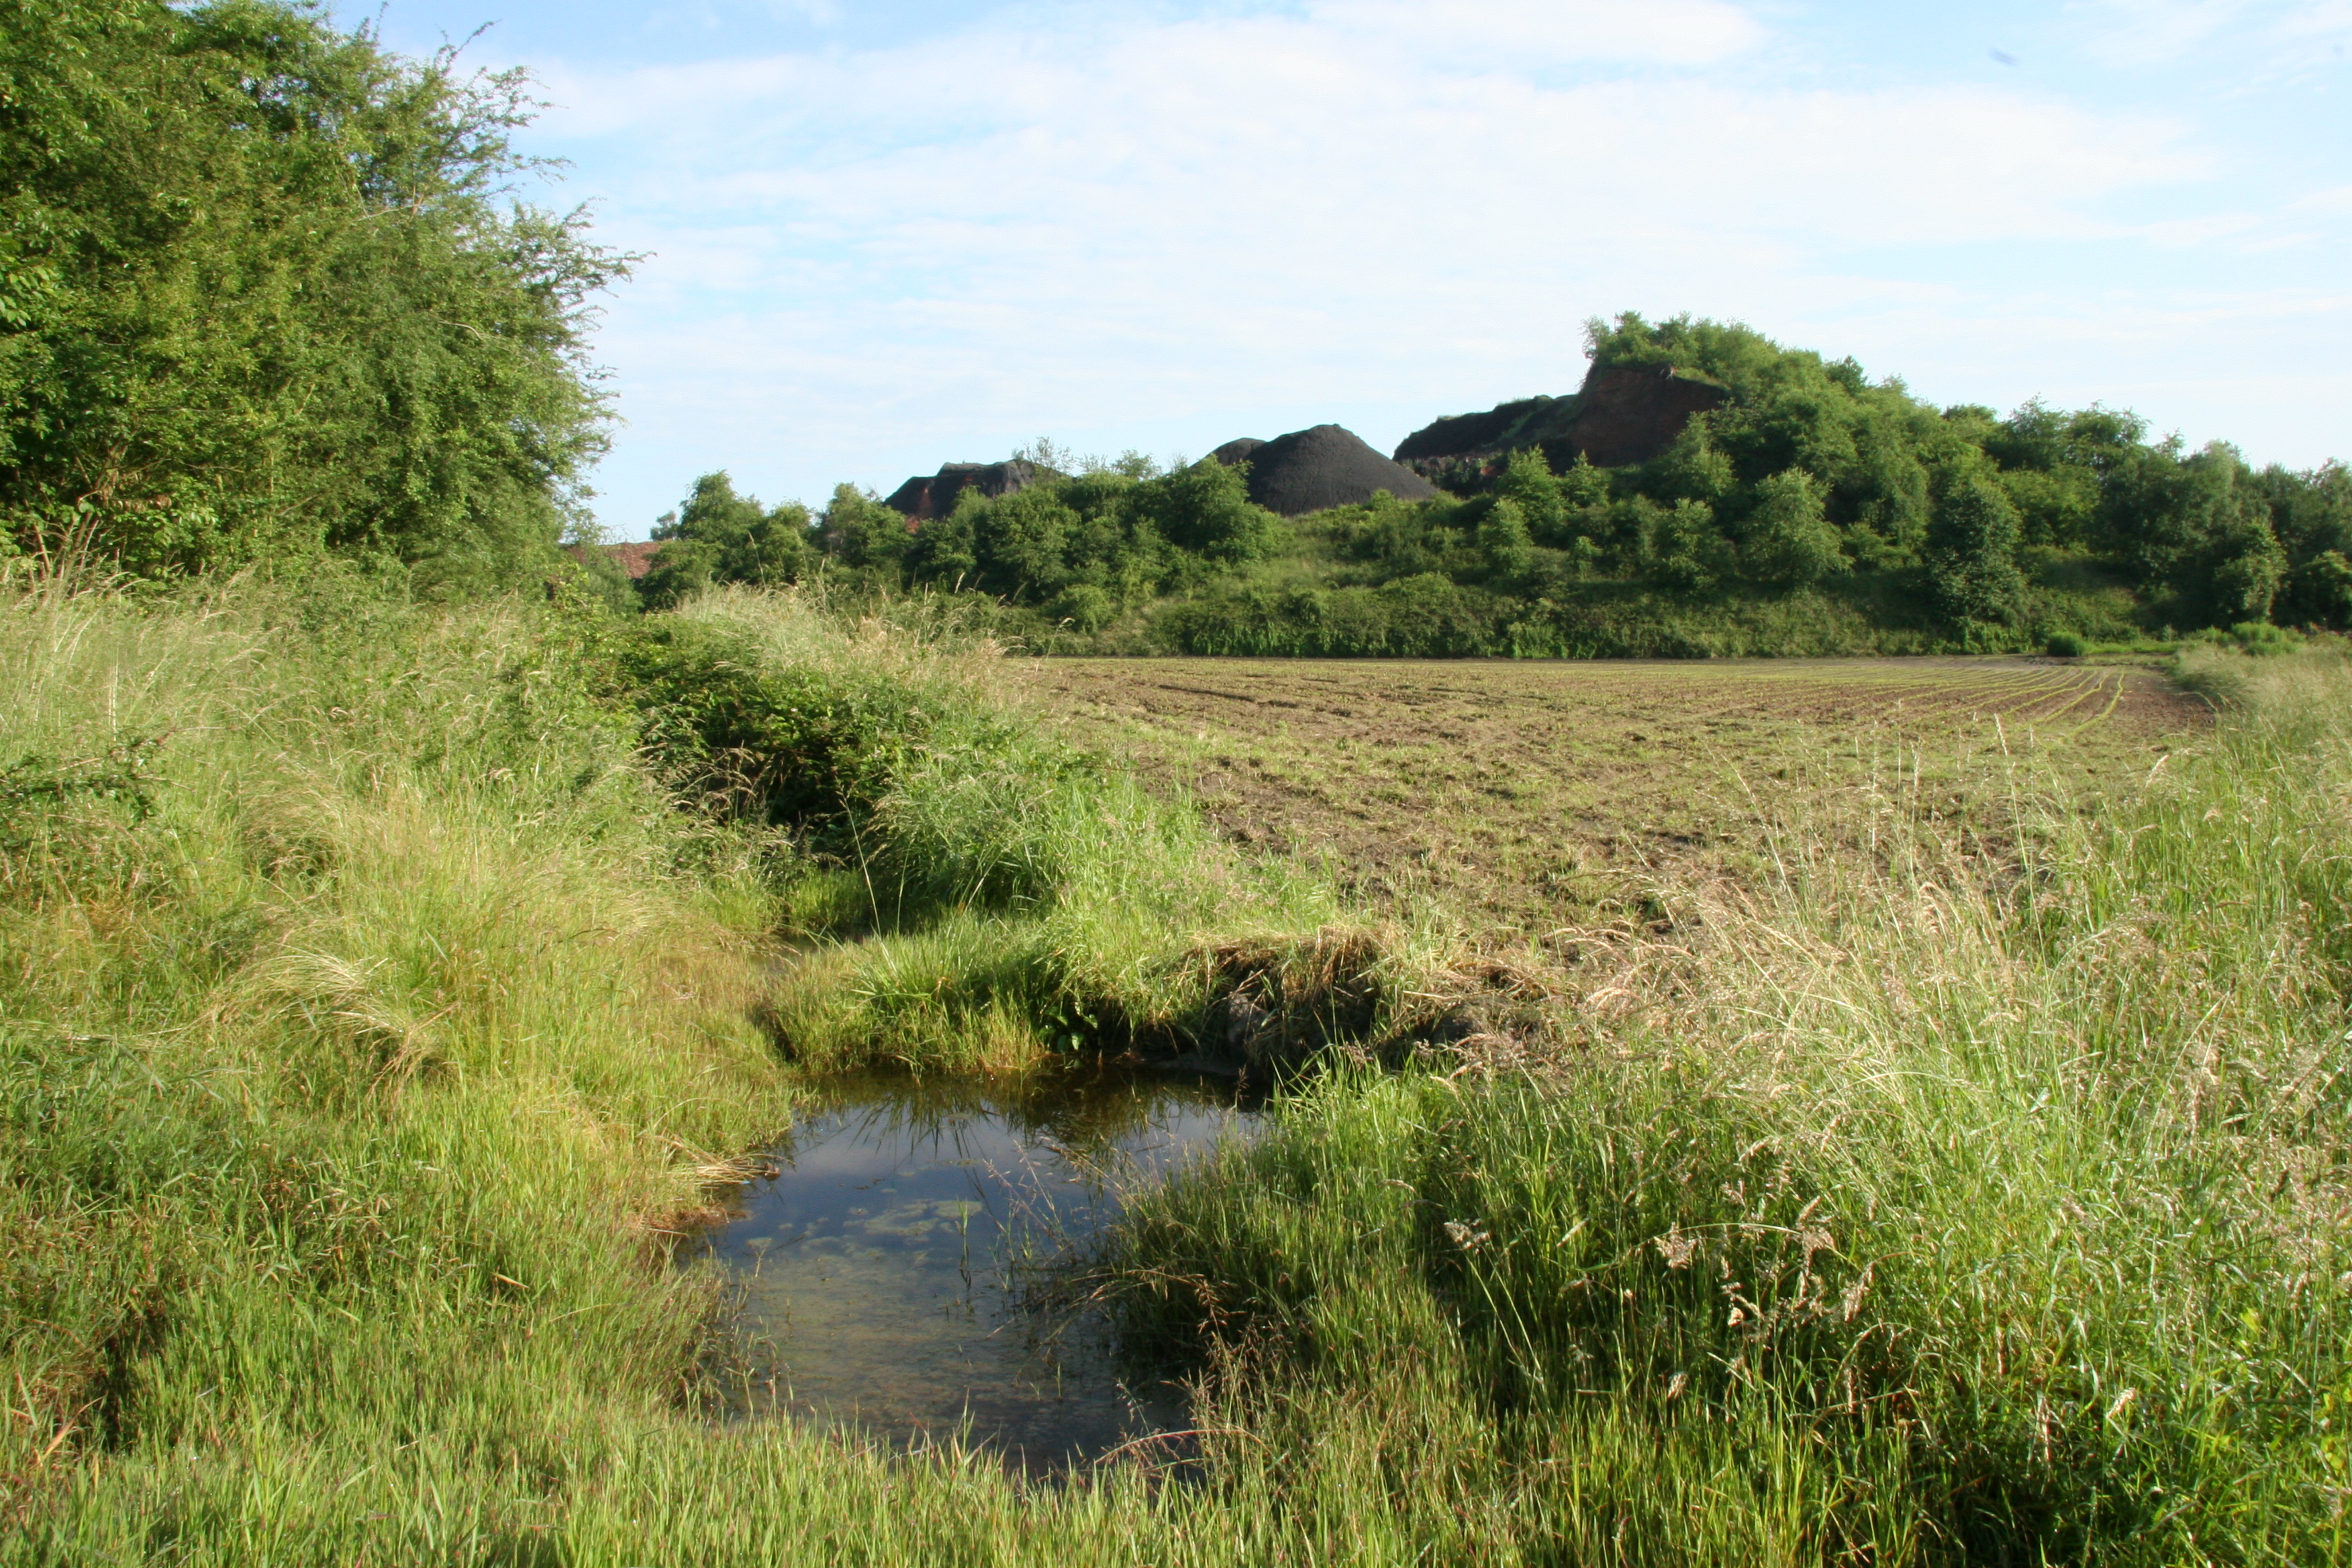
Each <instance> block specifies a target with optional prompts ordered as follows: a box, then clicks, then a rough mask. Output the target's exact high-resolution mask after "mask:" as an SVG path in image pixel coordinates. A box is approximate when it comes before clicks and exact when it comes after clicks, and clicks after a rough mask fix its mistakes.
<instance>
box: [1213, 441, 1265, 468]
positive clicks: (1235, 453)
mask: <svg viewBox="0 0 2352 1568" xmlns="http://www.w3.org/2000/svg"><path fill="white" fill-rule="evenodd" d="M1263 446H1265V442H1263V441H1261V440H1259V439H1258V438H1257V437H1255V436H1244V437H1242V438H1241V439H1240V440H1238V441H1228V442H1226V443H1225V444H1224V445H1223V446H1222V447H1218V448H1217V449H1216V450H1215V451H1213V452H1212V453H1210V454H1209V456H1211V457H1212V458H1216V459H1217V461H1219V462H1220V463H1223V465H1224V466H1225V467H1227V468H1232V467H1233V466H1234V464H1235V463H1246V462H1248V461H1249V458H1250V454H1251V453H1253V452H1255V451H1256V450H1257V449H1258V448H1259V447H1263Z"/></svg>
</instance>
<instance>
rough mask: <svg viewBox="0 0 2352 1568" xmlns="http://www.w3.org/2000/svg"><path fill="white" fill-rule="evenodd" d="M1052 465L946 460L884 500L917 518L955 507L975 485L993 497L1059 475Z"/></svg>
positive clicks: (951, 509)
mask: <svg viewBox="0 0 2352 1568" xmlns="http://www.w3.org/2000/svg"><path fill="white" fill-rule="evenodd" d="M1058 477H1059V476H1057V475H1056V474H1055V472H1054V471H1053V470H1052V469H1051V468H1040V467H1038V466H1037V465H1036V464H1034V463H1026V462H1022V461H1020V460H1018V459H1015V460H1013V461H1012V462H1007V463H946V464H942V465H941V466H940V471H939V472H938V473H936V474H918V475H916V476H915V477H914V478H913V479H908V481H907V482H906V483H905V484H903V485H900V486H899V487H898V489H895V490H892V491H891V492H890V499H889V500H887V501H885V502H883V503H882V504H883V505H885V506H887V507H888V508H889V509H890V510H893V511H900V512H904V513H906V514H907V515H908V517H911V518H914V519H915V520H916V521H927V520H929V519H930V518H934V517H945V516H947V514H948V513H950V512H951V511H953V510H955V504H956V497H958V496H960V495H961V494H962V493H963V492H964V491H965V490H967V489H976V490H978V491H979V492H980V493H981V494H982V495H984V496H988V497H990V498H991V499H993V498H995V497H997V496H1007V495H1011V494H1012V493H1013V491H1014V490H1025V489H1028V488H1029V487H1030V486H1031V485H1034V484H1036V483H1039V482H1040V481H1042V480H1045V479H1055V478H1058Z"/></svg>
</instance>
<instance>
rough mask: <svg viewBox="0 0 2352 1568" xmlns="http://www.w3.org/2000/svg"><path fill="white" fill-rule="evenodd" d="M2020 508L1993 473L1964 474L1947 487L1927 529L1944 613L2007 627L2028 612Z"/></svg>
mask: <svg viewBox="0 0 2352 1568" xmlns="http://www.w3.org/2000/svg"><path fill="white" fill-rule="evenodd" d="M2021 533H2022V530H2021V527H2020V525H2019V522H2018V517H2017V508H2015V507H2014V506H2012V505H2011V504H2010V500H2009V496H2008V493H2007V492H2006V491H2004V490H2003V489H2001V488H2000V484H1999V483H1998V482H1997V481H1996V480H1995V479H1993V478H1992V477H1991V475H1990V474H1989V473H1986V472H1982V471H1978V470H1975V469H1965V470H1963V471H1962V472H1960V473H1959V474H1958V475H1956V476H1954V477H1953V478H1952V479H1949V480H1948V482H1947V485H1946V488H1945V490H1944V493H1943V494H1942V495H1940V496H1939V497H1938V498H1937V501H1936V509H1935V512H1934V514H1933V517H1932V519H1931V520H1930V521H1929V523H1928V529H1927V570H1928V574H1929V577H1930V580H1931V581H1932V582H1933V583H1934V584H1935V590H1936V597H1937V602H1938V604H1939V605H1941V607H1942V609H1943V611H1944V613H1945V614H1946V615H1948V616H1951V617H1952V618H1953V619H1955V620H1959V621H1982V622H1987V623H1990V624H1995V625H2006V624H2008V623H2010V622H2012V621H2014V620H2015V619H2016V618H2017V616H2018V615H2019V613H2020V612H2021V610H2022V609H2023V608H2024V600H2025V576H2024V574H2023V573H2021V572H2020V571H2019V570H2018V566H2017V548H2018V542H2019V540H2020V538H2021Z"/></svg>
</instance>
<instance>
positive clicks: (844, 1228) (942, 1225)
mask: <svg viewBox="0 0 2352 1568" xmlns="http://www.w3.org/2000/svg"><path fill="white" fill-rule="evenodd" d="M1253 1120H1254V1117H1253V1114H1252V1113H1251V1112H1249V1111H1247V1110H1241V1109H1239V1108H1237V1107H1236V1106H1235V1105H1234V1102H1233V1099H1232V1095H1231V1092H1230V1090H1225V1091H1223V1092H1222V1093H1221V1092H1220V1091H1219V1090H1218V1089H1214V1088H1212V1087H1210V1086H1207V1085H1203V1084H1199V1083H1195V1082H1192V1081H1189V1080H1183V1079H1166V1078H1158V1079H1154V1078H1149V1077H1135V1076H1131V1075H1129V1076H1121V1075H1118V1074H1115V1073H1112V1072H1110V1071H1108V1070H1107V1069H1103V1070H1097V1069H1076V1070H1072V1071H1069V1072H1066V1073H1062V1074H1055V1075H1051V1076H1045V1077H1036V1078H1031V1079H1022V1080H1018V1081H1017V1082H994V1081H973V1080H968V1079H964V1080H955V1079H925V1080H920V1081H918V1080H915V1079H905V1078H886V1077H866V1078H859V1079H844V1080H840V1081H838V1082H835V1083H834V1084H832V1085H830V1086H828V1087H827V1089H825V1090H824V1092H823V1093H822V1095H821V1097H820V1098H819V1100H817V1102H816V1103H815V1104H814V1105H813V1106H812V1107H810V1108H809V1110H807V1111H806V1112H804V1113H803V1116H802V1117H801V1119H800V1121H799V1122H798V1124H797V1125H796V1126H795V1127H794V1129H793V1135H792V1138H791V1140H790V1141H789V1142H786V1143H784V1144H782V1145H781V1146H779V1147H777V1148H775V1149H772V1150H770V1151H768V1154H769V1157H770V1158H771V1159H772V1161H773V1162H774V1163H775V1164H776V1166H777V1173H776V1174H775V1175H774V1176H772V1177H770V1178H767V1179H764V1180H761V1181H756V1182H753V1183H751V1184H748V1185H746V1186H745V1187H744V1188H743V1190H742V1192H741V1194H740V1211H741V1212H740V1217H738V1218H736V1219H735V1220H733V1221H732V1222H731V1223H730V1224H729V1225H727V1226H724V1227H723V1228H721V1229H719V1230H718V1231H716V1232H715V1233H713V1235H712V1237H711V1239H710V1243H709V1247H710V1251H711V1253H712V1254H713V1255H714V1256H715V1257H716V1258H718V1259H719V1261H720V1262H721V1263H722V1264H723V1265H724V1266H725V1267H727V1268H730V1269H731V1270H734V1271H735V1272H736V1273H737V1275H738V1276H739V1283H740V1286H741V1289H742V1308H741V1313H740V1319H739V1323H740V1355H741V1359H742V1368H743V1371H742V1374H741V1375H740V1376H739V1377H738V1378H737V1379H735V1380H734V1385H735V1394H736V1397H735V1401H734V1404H735V1409H736V1412H737V1414H738V1415H769V1414H789V1415H792V1416H794V1417H796V1418H798V1419H802V1420H804V1421H809V1422H813V1423H815V1424H818V1425H821V1426H846V1427H851V1428H854V1429H856V1430H859V1431H862V1432H864V1433H866V1434H869V1435H871V1436H876V1437H878V1438H880V1439H882V1440H884V1441H887V1442H888V1443H891V1444H893V1445H895V1446H898V1447H905V1448H909V1449H919V1448H922V1447H927V1446H929V1445H932V1444H943V1443H947V1442H950V1441H953V1440H957V1439H958V1438H960V1437H961V1438H962V1439H964V1440H967V1441H970V1442H973V1443H981V1444H987V1445H989V1446H991V1447H993V1448H995V1449H996V1450H998V1451H999V1452H1000V1453H1002V1454H1003V1457H1004V1458H1005V1460H1006V1462H1007V1463H1008V1464H1011V1465H1014V1466H1017V1467H1020V1468H1025V1469H1031V1470H1041V1469H1050V1468H1055V1467H1056V1466H1059V1465H1062V1464H1066V1463H1068V1462H1070V1461H1072V1460H1073V1459H1079V1458H1087V1457H1088V1456H1092V1455H1096V1454H1100V1453H1103V1452H1105V1451H1106V1450H1108V1449H1110V1448H1113V1447H1117V1446H1118V1445H1120V1444H1122V1443H1126V1442H1130V1441H1132V1440H1134V1439H1136V1438H1138V1437H1141V1436H1146V1435H1148V1434H1150V1433H1153V1432H1171V1431H1178V1430H1181V1428H1182V1427H1183V1426H1184V1425H1185V1411H1184V1405H1183V1400H1182V1396H1181V1390H1178V1389H1176V1388H1175V1387H1173V1386H1172V1385H1168V1384H1144V1385H1140V1386H1138V1385H1135V1384H1132V1383H1131V1382H1130V1381H1129V1380H1126V1379H1123V1378H1122V1376H1121V1373H1120V1369H1119V1367H1118V1357H1117V1354H1116V1346H1115V1345H1114V1344H1113V1343H1112V1341H1111V1335H1110V1331H1109V1326H1108V1323H1107V1322H1106V1321H1104V1319H1103V1318H1102V1317H1101V1316H1100V1314H1098V1313H1097V1312H1094V1311H1092V1310H1087V1309H1084V1308H1081V1307H1076V1306H1073V1305H1071V1304H1069V1303H1068V1302H1067V1301H1066V1300H1060V1301H1057V1300H1055V1295H1056V1293H1055V1292H1054V1291H1052V1290H1051V1289H1047V1287H1048V1286H1050V1284H1051V1283H1052V1280H1053V1278H1054V1265H1055V1263H1056V1262H1057V1261H1058V1260H1061V1259H1063V1258H1067V1257H1068V1256H1069V1255H1070V1254H1071V1253H1072V1252H1074V1251H1077V1250H1082V1249H1083V1248H1084V1247H1085V1246H1086V1245H1087V1243H1088V1242H1089V1241H1091V1240H1093V1239H1095V1238H1096V1237H1098V1236H1099V1235H1100V1234H1101V1233H1102V1231H1103V1229H1104V1227H1105V1226H1107V1225H1108V1224H1109V1223H1110V1222H1111V1221H1112V1220H1114V1219H1115V1218H1117V1217H1118V1209H1119V1199H1120V1195H1121V1194H1123V1193H1126V1192H1130V1191H1133V1190H1134V1189H1135V1187H1136V1186H1137V1185H1138V1184H1141V1183H1146V1182H1150V1181H1151V1180H1153V1179H1155V1178H1156V1177H1157V1176H1158V1175H1160V1173H1164V1172H1165V1171H1167V1170H1168V1169H1170V1168H1171V1167H1172V1166H1173V1165H1175V1164H1177V1163H1180V1162H1182V1161H1184V1160H1187V1159H1191V1158H1193V1157H1196V1156H1198V1155H1199V1154H1201V1153H1202V1152H1204V1151H1205V1150H1207V1149H1208V1148H1210V1147H1211V1146H1213V1144H1214V1143H1215V1142H1217V1140H1218V1139H1220V1138H1221V1137H1225V1136H1229V1135H1239V1136H1245V1135H1247V1133H1248V1131H1249V1129H1250V1126H1251V1123H1252V1121H1253ZM967 1423H968V1424H969V1425H968V1426H967Z"/></svg>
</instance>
